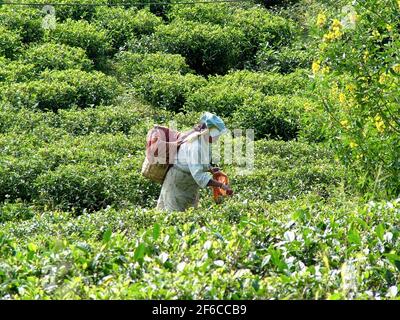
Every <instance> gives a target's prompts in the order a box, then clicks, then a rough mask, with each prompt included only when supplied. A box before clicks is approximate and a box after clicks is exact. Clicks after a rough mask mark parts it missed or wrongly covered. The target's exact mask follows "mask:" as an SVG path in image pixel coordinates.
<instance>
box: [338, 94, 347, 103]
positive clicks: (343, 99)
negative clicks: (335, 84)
mask: <svg viewBox="0 0 400 320" xmlns="http://www.w3.org/2000/svg"><path fill="white" fill-rule="evenodd" d="M339 101H340V103H345V102H346V95H345V94H344V93H343V92H341V93H339Z"/></svg>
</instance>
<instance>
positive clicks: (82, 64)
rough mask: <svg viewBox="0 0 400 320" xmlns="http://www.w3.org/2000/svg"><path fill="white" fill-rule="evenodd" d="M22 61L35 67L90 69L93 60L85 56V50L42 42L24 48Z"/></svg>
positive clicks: (39, 68) (41, 68) (43, 68)
mask: <svg viewBox="0 0 400 320" xmlns="http://www.w3.org/2000/svg"><path fill="white" fill-rule="evenodd" d="M22 61H24V62H25V63H27V64H29V63H31V64H34V65H35V69H37V70H39V71H42V70H45V69H57V70H64V69H81V70H85V71H90V70H91V69H92V65H93V62H92V61H91V60H90V59H88V57H87V56H86V52H85V50H83V49H82V48H77V47H70V46H68V45H64V44H59V43H43V44H39V45H34V46H31V47H29V48H27V49H26V50H25V52H24V53H23V58H22Z"/></svg>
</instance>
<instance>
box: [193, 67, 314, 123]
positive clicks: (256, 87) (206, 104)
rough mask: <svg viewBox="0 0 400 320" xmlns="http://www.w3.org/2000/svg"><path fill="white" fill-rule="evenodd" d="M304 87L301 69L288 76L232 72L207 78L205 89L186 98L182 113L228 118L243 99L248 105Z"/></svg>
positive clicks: (241, 103) (304, 78) (240, 104)
mask: <svg viewBox="0 0 400 320" xmlns="http://www.w3.org/2000/svg"><path fill="white" fill-rule="evenodd" d="M305 86H306V74H305V73H304V71H303V70H298V71H296V72H295V73H291V74H288V75H281V74H276V73H258V72H252V71H248V70H241V71H235V72H230V73H228V74H226V75H224V76H215V77H209V82H208V84H207V85H206V86H203V87H201V88H200V89H198V90H197V91H195V92H194V93H193V94H191V95H190V96H189V97H188V99H187V102H186V104H185V110H204V111H206V110H209V111H211V112H216V113H217V114H221V115H224V116H230V115H232V114H233V113H234V112H235V110H236V109H238V108H239V107H241V106H243V104H244V101H245V100H246V101H247V102H248V104H251V103H252V101H253V100H255V101H257V100H259V97H263V96H264V95H275V94H288V95H291V94H295V93H297V92H300V90H301V89H303V91H304V88H305ZM260 121H262V119H260Z"/></svg>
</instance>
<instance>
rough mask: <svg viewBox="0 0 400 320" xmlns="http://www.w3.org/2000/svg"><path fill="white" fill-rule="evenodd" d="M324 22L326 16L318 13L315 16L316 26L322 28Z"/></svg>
mask: <svg viewBox="0 0 400 320" xmlns="http://www.w3.org/2000/svg"><path fill="white" fill-rule="evenodd" d="M325 22H326V15H325V14H324V13H319V14H318V16H317V26H318V27H322V26H323V25H324V24H325Z"/></svg>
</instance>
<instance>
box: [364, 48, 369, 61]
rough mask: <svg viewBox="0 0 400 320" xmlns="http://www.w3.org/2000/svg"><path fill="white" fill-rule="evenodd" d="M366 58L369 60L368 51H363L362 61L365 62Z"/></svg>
mask: <svg viewBox="0 0 400 320" xmlns="http://www.w3.org/2000/svg"><path fill="white" fill-rule="evenodd" d="M368 58H369V51H368V50H365V51H364V56H363V59H364V61H367V60H368Z"/></svg>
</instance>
